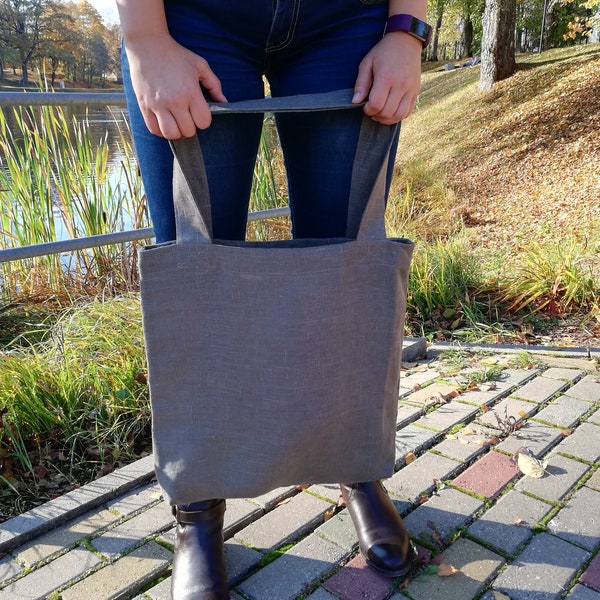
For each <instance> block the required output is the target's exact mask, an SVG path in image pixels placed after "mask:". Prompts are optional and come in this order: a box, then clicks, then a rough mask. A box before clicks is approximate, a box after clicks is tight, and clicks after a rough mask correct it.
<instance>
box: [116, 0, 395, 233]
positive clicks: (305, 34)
mask: <svg viewBox="0 0 600 600" xmlns="http://www.w3.org/2000/svg"><path fill="white" fill-rule="evenodd" d="M387 10H388V7H387V1H385V0H383V1H382V0H326V1H324V0H276V1H275V0H230V1H228V2H214V1H213V0H165V11H166V14H167V21H168V24H169V31H170V33H171V35H172V36H173V37H174V38H175V39H176V40H177V41H178V42H179V43H181V44H182V45H184V46H185V47H187V48H189V49H190V50H192V51H194V52H196V53H197V54H199V55H201V56H202V57H204V58H205V59H206V60H207V61H208V63H209V65H210V66H211V68H212V69H213V71H214V72H215V73H216V75H217V77H219V79H220V80H221V84H222V87H223V93H224V94H225V96H226V97H227V99H228V100H229V101H230V102H232V101H236V100H245V99H253V98H261V97H263V95H264V87H263V75H264V76H265V77H266V79H267V80H268V82H269V85H270V90H271V94H272V95H273V96H283V95H293V94H301V93H312V92H327V91H332V90H336V89H344V88H352V87H353V86H354V82H355V79H356V75H357V72H358V64H359V62H360V61H361V60H362V58H363V57H364V56H365V54H366V53H367V52H368V51H369V50H370V49H371V48H372V47H373V46H374V45H375V44H376V43H377V41H378V40H379V39H380V38H381V35H382V31H383V27H384V24H385V21H386V18H387ZM123 80H124V84H125V92H126V95H127V102H128V108H129V118H130V123H131V130H132V134H133V139H134V145H135V148H136V153H137V156H138V161H139V166H140V170H141V174H142V179H143V182H144V189H145V192H146V196H147V199H148V204H149V208H150V215H151V218H152V223H153V227H154V231H155V235H156V241H157V242H163V241H167V240H172V239H174V238H175V223H174V215H173V196H172V190H171V180H172V168H173V167H172V162H173V161H172V155H171V151H170V148H169V145H168V142H167V141H166V140H164V139H162V138H160V137H157V136H154V135H153V134H151V133H150V132H149V131H148V129H147V128H146V126H145V124H144V121H143V118H142V115H141V113H140V111H139V108H138V106H137V102H136V99H135V95H134V93H133V89H132V86H131V79H130V76H129V66H128V63H127V59H126V56H125V54H124V53H123ZM361 118H362V114H361V111H360V110H356V111H355V110H342V111H328V112H315V113H302V114H290V115H286V114H280V115H277V119H276V123H277V129H278V133H279V138H280V141H281V146H282V149H283V152H284V160H285V167H286V172H287V177H288V188H289V202H290V209H291V213H292V230H293V234H294V237H310V238H318V237H344V236H345V227H346V214H347V201H348V194H349V189H350V179H351V170H352V163H353V159H354V153H355V149H356V144H357V140H358V132H359V128H360V121H361ZM261 128H262V117H261V116H260V115H218V116H214V117H213V122H212V124H211V126H210V127H209V128H208V129H206V130H204V131H201V132H199V135H200V141H201V144H202V148H203V153H204V159H205V163H206V171H207V177H208V182H209V188H210V193H211V199H212V204H213V206H212V213H213V214H212V222H213V234H214V237H215V238H219V239H232V240H241V239H244V236H245V231H246V220H247V211H248V199H249V196H250V189H251V186H252V176H253V170H254V163H255V159H256V153H257V149H258V144H259V141H260V133H261ZM392 151H393V155H392V160H390V171H389V175H390V176H391V171H392V169H393V162H394V161H393V156H394V155H395V151H396V144H394V148H393V150H392ZM388 179H389V178H388Z"/></svg>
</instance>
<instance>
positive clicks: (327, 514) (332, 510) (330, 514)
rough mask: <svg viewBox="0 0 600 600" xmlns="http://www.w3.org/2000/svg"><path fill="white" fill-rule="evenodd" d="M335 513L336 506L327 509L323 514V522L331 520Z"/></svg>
mask: <svg viewBox="0 0 600 600" xmlns="http://www.w3.org/2000/svg"><path fill="white" fill-rule="evenodd" d="M334 514H335V508H330V509H329V510H327V511H325V514H324V515H323V522H325V521H329V519H331V517H333V515H334Z"/></svg>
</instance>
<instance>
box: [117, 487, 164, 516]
mask: <svg viewBox="0 0 600 600" xmlns="http://www.w3.org/2000/svg"><path fill="white" fill-rule="evenodd" d="M161 499H163V493H162V490H161V489H160V486H159V485H158V483H156V482H154V483H149V484H148V485H144V486H142V487H139V488H136V489H134V490H131V491H129V492H127V493H126V494H123V495H122V496H119V497H118V498H116V499H115V500H111V501H110V502H108V503H107V504H106V508H107V509H108V510H110V511H111V512H113V513H115V514H116V515H118V516H119V517H127V516H129V515H131V514H132V513H134V512H137V511H138V510H142V509H143V508H148V507H150V506H152V505H153V504H156V503H157V502H158V501H160V500H161ZM164 501H165V500H164V499H163V502H164Z"/></svg>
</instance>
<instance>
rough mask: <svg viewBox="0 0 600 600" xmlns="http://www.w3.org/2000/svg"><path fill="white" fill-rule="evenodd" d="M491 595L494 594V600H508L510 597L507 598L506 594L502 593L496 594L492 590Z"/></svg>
mask: <svg viewBox="0 0 600 600" xmlns="http://www.w3.org/2000/svg"><path fill="white" fill-rule="evenodd" d="M493 594H494V600H510V596H507V595H506V594H503V593H502V592H496V591H495V590H494V592H493Z"/></svg>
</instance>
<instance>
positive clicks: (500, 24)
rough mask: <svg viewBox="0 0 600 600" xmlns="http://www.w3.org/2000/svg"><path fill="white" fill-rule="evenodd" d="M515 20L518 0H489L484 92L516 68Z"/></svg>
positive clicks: (481, 86) (482, 80) (485, 24)
mask: <svg viewBox="0 0 600 600" xmlns="http://www.w3.org/2000/svg"><path fill="white" fill-rule="evenodd" d="M515 21H516V0H486V2H485V11H484V13H483V23H482V24H483V36H482V39H481V76H480V80H479V89H480V90H482V91H484V92H485V91H489V90H491V89H492V86H493V85H494V83H496V82H497V81H501V80H502V79H506V78H507V77H510V76H511V75H512V74H513V73H514V72H515V69H516V62H515Z"/></svg>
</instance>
